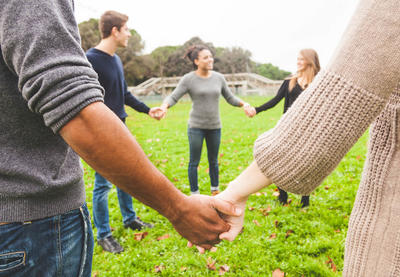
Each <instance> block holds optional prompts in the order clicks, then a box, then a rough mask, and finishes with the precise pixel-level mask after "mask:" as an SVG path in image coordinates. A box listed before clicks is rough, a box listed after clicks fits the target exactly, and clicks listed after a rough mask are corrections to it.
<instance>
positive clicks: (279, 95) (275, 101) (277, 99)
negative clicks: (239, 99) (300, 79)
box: [256, 80, 289, 113]
mask: <svg viewBox="0 0 400 277" xmlns="http://www.w3.org/2000/svg"><path fill="white" fill-rule="evenodd" d="M288 85H289V81H288V80H285V81H284V82H283V84H282V85H281V86H280V88H279V90H278V92H277V94H276V96H275V97H274V98H272V99H271V100H269V101H268V102H266V103H264V104H262V105H261V106H259V107H257V108H256V112H257V113H260V112H263V111H266V110H268V109H271V108H273V107H275V106H276V105H277V104H278V103H279V102H280V101H281V100H282V99H283V97H284V96H285V91H287V90H288V89H289V88H288Z"/></svg>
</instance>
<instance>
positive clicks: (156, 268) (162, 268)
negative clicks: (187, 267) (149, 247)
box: [154, 265, 165, 273]
mask: <svg viewBox="0 0 400 277" xmlns="http://www.w3.org/2000/svg"><path fill="white" fill-rule="evenodd" d="M164 269H165V266H163V265H155V266H154V272H155V273H159V272H161V271H163V270H164Z"/></svg>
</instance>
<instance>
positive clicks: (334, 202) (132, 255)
mask: <svg viewBox="0 0 400 277" xmlns="http://www.w3.org/2000/svg"><path fill="white" fill-rule="evenodd" d="M246 100H247V101H248V102H250V103H251V104H252V105H259V104H262V103H264V101H265V100H266V99H265V98H263V97H259V96H253V97H248V98H246ZM158 104H159V103H155V104H154V105H152V106H155V105H158ZM190 107H191V103H190V102H182V101H181V102H180V103H178V104H177V105H176V106H175V107H173V108H172V109H170V110H169V112H168V115H167V117H166V118H165V119H164V120H162V121H160V122H157V121H155V120H153V119H151V118H149V117H148V116H147V115H144V114H139V113H137V112H135V111H133V110H132V109H130V108H129V107H128V108H127V111H128V113H129V117H128V119H127V126H128V127H129V129H130V130H131V132H132V134H133V135H134V136H135V137H136V139H137V140H138V142H139V143H140V145H141V146H142V147H143V149H144V151H145V153H146V154H147V155H148V156H149V158H150V160H151V161H152V162H153V163H154V164H155V165H156V166H157V167H158V168H159V170H160V171H162V172H163V173H164V174H165V175H166V176H167V177H168V178H169V179H170V180H171V181H172V182H173V183H174V184H175V185H176V187H178V188H179V189H180V190H181V191H183V192H184V193H187V194H188V193H189V191H190V190H189V184H188V180H187V164H188V159H189V153H188V139H187V134H186V132H187V119H188V116H189V111H190ZM220 108H221V118H222V124H223V127H222V141H221V148H220V159H219V163H220V184H221V187H222V189H223V188H225V186H226V184H227V183H229V181H231V180H232V179H234V178H235V177H236V176H237V175H239V173H240V172H241V171H242V170H243V169H244V168H246V166H248V165H249V164H250V162H251V161H252V150H253V143H254V141H255V139H256V138H257V137H258V136H259V135H260V134H261V133H263V132H265V131H266V130H268V129H270V128H272V127H273V126H275V124H276V122H277V121H278V120H279V118H280V116H281V115H282V110H283V106H282V103H280V105H278V106H277V107H275V108H274V109H272V110H269V111H267V112H263V113H261V114H259V115H257V116H255V117H254V118H251V119H249V118H247V117H246V116H245V115H244V113H243V111H242V110H241V109H238V108H235V107H232V106H230V105H228V104H226V102H225V101H221V105H220ZM367 138H368V134H364V136H363V137H362V138H361V139H360V140H359V141H358V142H357V144H356V145H355V146H354V147H353V148H352V149H351V151H350V152H349V153H348V154H347V155H346V157H345V158H344V159H343V160H342V162H341V163H340V165H339V166H338V168H337V169H336V170H335V171H334V172H333V173H332V174H331V175H330V176H329V177H328V178H327V179H326V180H325V181H324V183H323V184H322V185H321V186H320V187H319V188H317V189H316V190H315V191H314V192H313V193H312V195H311V198H310V204H311V205H310V207H309V208H306V209H301V208H300V207H299V202H300V196H298V195H293V194H289V198H290V199H292V202H291V204H290V205H288V206H285V207H283V206H280V205H278V203H277V200H276V197H275V196H273V193H274V191H275V190H276V187H275V185H271V186H269V187H267V188H265V189H263V190H262V191H261V193H258V194H255V195H252V196H251V197H250V198H249V201H248V203H247V208H246V216H245V230H244V232H243V233H242V234H240V235H239V236H238V238H237V239H236V240H235V241H234V242H226V241H225V242H222V243H220V244H219V245H218V250H217V251H216V252H207V253H206V254H203V255H202V254H199V253H197V250H196V249H195V248H187V247H186V240H184V239H183V238H181V237H180V236H179V235H178V233H177V232H176V231H175V230H174V229H173V228H172V225H171V224H170V223H169V222H168V221H167V220H166V219H165V218H163V217H162V216H161V215H159V214H158V213H157V212H155V211H154V210H152V209H151V208H149V207H147V206H144V205H143V204H141V203H140V202H138V201H137V200H134V206H135V210H136V212H137V213H138V215H139V216H140V217H141V218H142V219H143V220H144V221H146V222H152V223H154V224H155V225H156V227H155V228H153V229H151V230H147V231H148V233H149V234H148V236H146V237H145V238H144V239H143V240H141V241H136V240H135V239H134V232H133V231H131V230H126V229H124V228H123V225H122V217H121V214H120V212H119V206H118V200H117V195H116V191H115V189H113V190H112V191H111V192H110V195H109V196H110V197H109V199H110V200H109V201H110V202H109V207H110V217H111V219H110V220H111V225H112V227H113V228H114V231H113V235H114V236H115V237H116V238H117V239H118V240H119V242H120V243H121V244H122V245H123V247H124V248H125V251H124V252H123V253H121V254H119V255H113V254H110V253H107V252H103V251H102V249H101V247H99V246H98V245H96V246H95V253H94V260H93V276H152V275H157V276H180V275H184V276H218V271H219V269H220V267H221V266H223V265H227V266H229V270H228V271H227V272H226V273H225V276H271V274H272V272H273V271H274V270H275V269H277V268H280V269H281V270H282V271H284V272H285V273H286V275H285V276H341V271H342V269H343V255H344V242H345V237H346V232H347V225H348V220H349V215H350V212H351V209H352V205H353V201H354V198H355V194H356V190H357V188H358V183H359V179H360V176H361V171H362V166H363V163H364V160H365V153H366V141H367ZM206 155H207V154H206V149H205V147H203V155H202V159H201V163H200V166H199V186H200V191H201V193H202V194H210V182H209V177H208V173H207V171H208V164H207V156H206ZM84 168H85V183H86V190H87V202H88V206H89V209H90V210H91V207H92V203H91V202H92V201H91V198H92V190H93V180H94V178H93V175H94V172H93V170H92V169H91V168H90V167H89V166H87V165H86V164H84ZM249 208H250V209H249ZM263 209H270V211H269V213H268V215H264V214H263V212H262V211H263ZM254 221H257V222H258V223H259V225H260V226H258V225H257V224H255V223H254ZM288 230H292V231H293V233H291V234H290V235H289V236H288V237H286V233H287V231H288ZM95 231H96V230H94V232H95ZM165 234H169V235H170V237H169V238H167V239H164V240H160V241H158V240H157V238H158V237H160V236H162V235H165ZM272 234H276V238H270V236H271V235H272ZM209 259H212V260H213V261H215V267H216V270H215V271H214V270H210V269H208V267H207V263H208V262H209V261H210V260H209ZM330 259H331V261H332V263H330V262H328V261H329V260H330ZM156 266H161V267H162V270H161V272H158V273H156V270H155V267H156ZM334 267H336V270H334Z"/></svg>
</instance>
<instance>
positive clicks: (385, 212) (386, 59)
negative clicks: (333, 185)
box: [254, 0, 400, 276]
mask: <svg viewBox="0 0 400 277" xmlns="http://www.w3.org/2000/svg"><path fill="white" fill-rule="evenodd" d="M399 83H400V1H399V0H361V1H360V3H359V6H358V8H357V10H356V12H355V14H354V16H353V18H352V20H351V21H350V24H349V27H348V28H347V30H346V32H345V34H344V36H343V38H342V40H341V42H340V44H339V46H338V48H337V49H336V52H335V54H334V55H333V57H332V59H331V61H330V63H329V65H328V67H327V68H326V69H325V70H324V71H322V72H320V74H318V76H317V77H316V78H315V80H314V82H313V83H312V84H311V85H310V87H309V88H307V89H306V90H305V91H304V93H303V94H302V95H301V96H300V97H299V98H298V99H297V100H296V102H295V103H294V105H293V106H292V107H291V108H290V109H289V111H288V112H287V113H285V114H284V116H283V117H282V118H281V120H280V121H279V122H278V124H277V125H276V127H275V128H274V129H272V130H270V131H268V132H266V133H264V134H262V135H261V136H260V137H259V138H258V139H257V141H256V143H255V146H254V156H255V159H256V161H257V164H258V166H259V167H260V169H261V170H262V172H263V173H264V174H265V175H266V176H267V177H268V178H269V179H271V180H272V181H273V182H274V183H275V184H276V185H277V186H279V187H281V188H282V189H284V190H287V191H290V192H294V193H298V194H302V195H307V194H309V193H310V192H311V191H313V190H314V189H315V188H316V187H317V186H318V185H319V184H321V182H322V181H323V180H324V178H325V177H326V176H328V175H329V174H330V173H331V172H332V171H333V170H334V169H335V167H336V166H337V165H338V163H339V162H340V160H341V159H342V158H343V156H344V155H345V154H346V153H347V152H348V151H349V149H350V148H351V147H352V146H353V145H354V143H355V142H356V141H357V140H358V139H359V137H360V136H361V135H362V134H363V133H364V132H365V131H366V129H367V128H368V127H369V126H370V124H371V123H372V122H373V121H374V120H375V119H376V121H375V123H374V124H373V127H372V129H371V138H370V143H369V152H368V158H367V162H366V164H365V168H364V173H363V178H362V181H361V184H360V188H359V192H358V195H357V198H356V202H355V205H354V208H353V212H352V216H351V220H350V224H349V231H348V237H347V240H346V251H345V266H344V270H343V274H344V276H400V204H397V202H398V203H400V146H399V145H400V141H399V139H398V137H399V135H400V127H399V124H400V120H399V111H400V100H399V99H400V93H399V92H398V90H396V88H397V86H398V84H399ZM389 99H390V100H389ZM378 115H379V116H378Z"/></svg>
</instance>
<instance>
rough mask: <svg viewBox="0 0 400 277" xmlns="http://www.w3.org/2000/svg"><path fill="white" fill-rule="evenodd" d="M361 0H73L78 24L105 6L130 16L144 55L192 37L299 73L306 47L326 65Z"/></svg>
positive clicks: (93, 16)
mask: <svg viewBox="0 0 400 277" xmlns="http://www.w3.org/2000/svg"><path fill="white" fill-rule="evenodd" d="M357 4H358V0H302V1H299V0H246V1H243V0H202V1H193V0H180V1H179V0H164V1H161V0H158V1H156V0H141V1H135V0H131V1H127V0H75V16H76V18H77V21H78V23H80V22H82V21H85V20H88V19H89V18H99V17H100V15H101V14H102V13H103V12H104V11H106V10H116V11H119V12H122V13H125V14H127V15H128V16H129V21H128V27H129V28H133V29H135V30H136V31H137V32H138V33H139V34H140V35H141V37H142V40H143V41H144V42H145V49H144V51H143V53H144V54H147V53H150V52H151V51H152V50H154V49H155V48H157V47H159V46H167V45H182V44H183V43H185V42H186V41H187V40H189V39H190V38H192V37H194V36H198V37H200V38H201V39H202V40H203V41H205V42H211V43H213V44H214V46H216V47H234V46H239V47H242V48H244V49H246V50H249V51H250V52H251V53H252V60H254V61H257V62H260V63H268V62H270V63H272V64H274V65H276V66H279V67H280V68H281V69H285V70H288V71H291V72H295V71H296V58H297V54H298V51H299V50H300V49H302V48H314V49H315V50H316V51H317V52H318V54H319V57H320V62H321V65H322V67H324V66H325V65H326V64H327V63H328V62H329V59H330V56H331V55H332V54H333V51H334V50H335V48H336V45H337V44H338V42H339V40H340V38H341V36H342V34H343V32H344V30H345V28H346V26H347V23H348V22H349V20H350V18H351V15H352V14H353V12H354V10H355V8H356V6H357Z"/></svg>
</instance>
